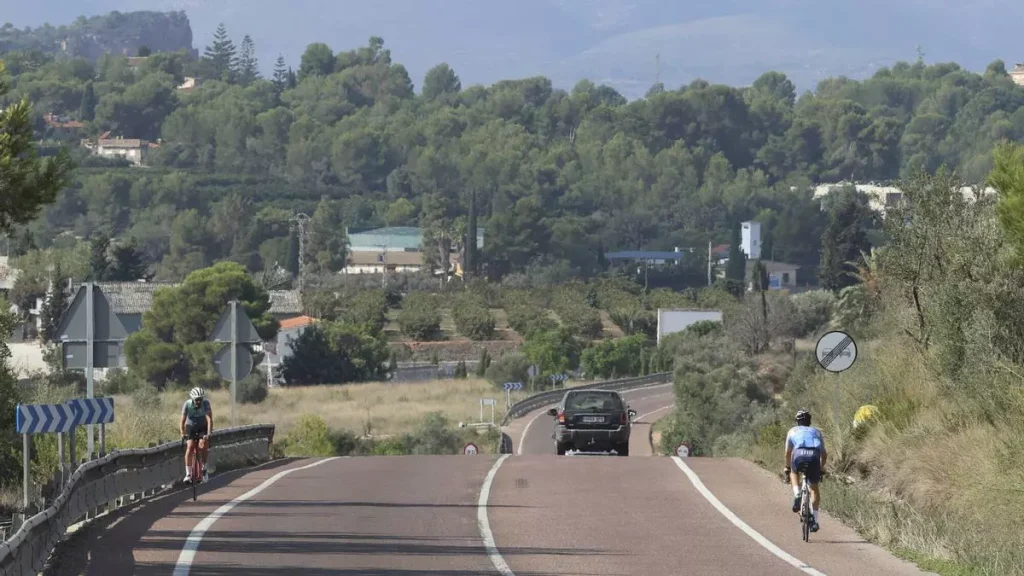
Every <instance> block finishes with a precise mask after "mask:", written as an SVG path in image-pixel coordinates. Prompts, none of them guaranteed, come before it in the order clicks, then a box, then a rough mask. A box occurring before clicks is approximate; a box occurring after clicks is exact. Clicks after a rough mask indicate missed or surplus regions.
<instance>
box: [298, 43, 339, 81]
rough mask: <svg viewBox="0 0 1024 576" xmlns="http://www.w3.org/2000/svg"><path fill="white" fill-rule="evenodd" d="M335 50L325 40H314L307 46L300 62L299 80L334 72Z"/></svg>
mask: <svg viewBox="0 0 1024 576" xmlns="http://www.w3.org/2000/svg"><path fill="white" fill-rule="evenodd" d="M334 61H335V60H334V52H333V51H331V47H330V46H328V45H327V44H324V43H323V42H314V43H312V44H310V45H309V46H307V47H306V51H305V52H303V53H302V60H301V61H300V63H299V78H298V79H299V80H303V79H305V78H307V77H309V76H327V75H328V74H330V73H331V72H334Z"/></svg>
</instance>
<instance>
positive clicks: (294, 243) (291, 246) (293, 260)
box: [288, 227, 302, 278]
mask: <svg viewBox="0 0 1024 576" xmlns="http://www.w3.org/2000/svg"><path fill="white" fill-rule="evenodd" d="M301 247H302V243H300V242H299V230H298V227H293V228H292V229H291V231H289V233H288V272H290V273H291V275H292V278H298V277H299V273H300V270H299V251H300V250H301V249H302V248H301Z"/></svg>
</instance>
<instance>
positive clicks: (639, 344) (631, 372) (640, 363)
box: [583, 334, 654, 378]
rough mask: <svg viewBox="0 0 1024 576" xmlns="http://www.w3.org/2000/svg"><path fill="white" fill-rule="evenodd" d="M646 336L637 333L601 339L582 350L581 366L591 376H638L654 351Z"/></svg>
mask: <svg viewBox="0 0 1024 576" xmlns="http://www.w3.org/2000/svg"><path fill="white" fill-rule="evenodd" d="M650 348H652V347H651V346H650V343H649V341H648V340H647V337H646V336H643V335H640V334H637V335H634V336H629V337H626V338H617V339H615V340H602V341H601V342H598V343H596V344H594V345H592V346H591V347H590V348H587V349H586V350H584V351H583V367H584V370H585V371H586V372H587V374H588V375H589V376H591V377H593V376H598V377H601V378H622V377H627V376H639V375H640V374H641V373H642V372H643V371H644V370H645V368H646V366H645V362H647V358H649V357H651V356H652V355H653V354H654V352H653V350H651V349H650Z"/></svg>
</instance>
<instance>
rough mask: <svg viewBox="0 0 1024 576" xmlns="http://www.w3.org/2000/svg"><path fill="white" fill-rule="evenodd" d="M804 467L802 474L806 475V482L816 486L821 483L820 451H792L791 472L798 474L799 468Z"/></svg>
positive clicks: (810, 449) (798, 449)
mask: <svg viewBox="0 0 1024 576" xmlns="http://www.w3.org/2000/svg"><path fill="white" fill-rule="evenodd" d="M801 466H806V467H807V469H806V471H805V472H804V473H805V474H806V475H807V481H808V482H810V483H811V484H817V483H818V482H820V481H821V450H818V449H816V448H797V449H796V450H793V463H792V466H791V468H792V470H793V472H797V473H799V472H800V467H801Z"/></svg>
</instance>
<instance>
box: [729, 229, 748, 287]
mask: <svg viewBox="0 0 1024 576" xmlns="http://www.w3.org/2000/svg"><path fill="white" fill-rule="evenodd" d="M742 242H743V237H742V236H741V235H740V227H739V226H733V229H732V242H731V243H730V245H729V262H728V263H727V264H726V266H725V278H726V279H727V280H736V281H737V282H739V283H740V284H743V283H744V282H745V280H746V275H747V255H746V254H745V253H744V252H743V250H742V249H741V248H740V244H741V243H742Z"/></svg>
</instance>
